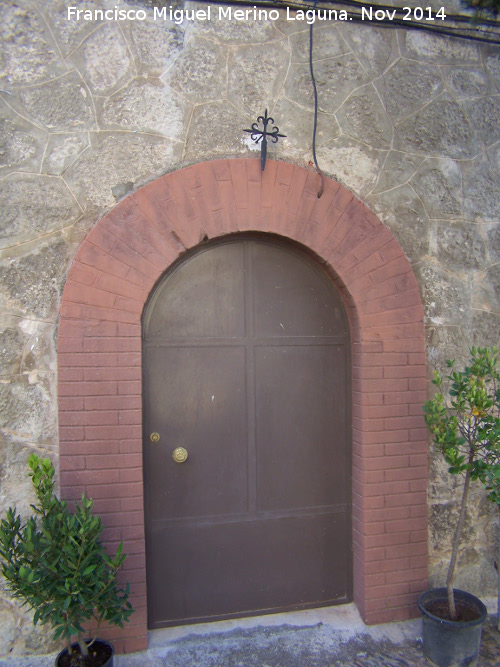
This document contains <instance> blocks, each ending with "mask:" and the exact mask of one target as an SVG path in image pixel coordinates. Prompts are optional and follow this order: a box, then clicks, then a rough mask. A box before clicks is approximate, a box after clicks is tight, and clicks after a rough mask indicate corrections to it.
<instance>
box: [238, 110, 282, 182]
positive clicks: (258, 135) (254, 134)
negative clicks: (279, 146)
mask: <svg viewBox="0 0 500 667" xmlns="http://www.w3.org/2000/svg"><path fill="white" fill-rule="evenodd" d="M259 123H262V126H263V129H262V130H259ZM269 123H271V125H273V124H274V118H271V117H270V116H268V115H267V109H266V111H265V113H264V115H263V116H259V117H258V118H257V122H256V123H252V129H251V130H243V132H248V133H249V134H250V136H251V138H252V140H253V141H255V143H256V144H258V143H259V141H260V140H261V139H262V143H261V145H260V168H261V170H262V171H264V168H265V166H266V157H267V137H271V139H272V142H273V144H276V143H277V142H278V139H279V138H280V137H281V138H283V137H286V134H279V128H278V127H276V125H274V127H273V130H272V132H269V131H268V130H267V126H268V125H269Z"/></svg>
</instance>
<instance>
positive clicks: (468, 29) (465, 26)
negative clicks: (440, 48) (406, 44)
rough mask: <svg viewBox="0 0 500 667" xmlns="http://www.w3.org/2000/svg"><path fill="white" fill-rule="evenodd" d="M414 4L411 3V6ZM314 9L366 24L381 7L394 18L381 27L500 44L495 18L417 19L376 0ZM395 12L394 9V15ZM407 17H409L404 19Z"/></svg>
mask: <svg viewBox="0 0 500 667" xmlns="http://www.w3.org/2000/svg"><path fill="white" fill-rule="evenodd" d="M204 1H205V2H206V3H207V4H215V3H216V4H217V5H243V6H244V7H249V8H253V7H256V8H260V7H262V8H267V7H268V8H272V9H287V8H289V9H290V10H291V11H296V10H298V9H301V10H311V9H312V7H313V6H312V4H311V2H307V1H306V0H304V1H301V0H204ZM410 4H412V3H410V2H408V5H410ZM314 6H315V10H323V9H326V10H328V9H332V8H336V9H337V10H340V9H342V8H346V7H348V8H350V11H349V20H350V21H352V22H353V23H360V24H364V25H366V24H367V21H366V19H364V18H363V11H365V12H366V10H368V9H373V11H374V12H375V11H377V10H382V12H391V18H389V17H388V16H387V15H386V18H384V19H380V20H377V27H378V28H393V29H398V28H399V29H400V28H404V29H405V30H411V31H413V30H421V31H425V32H430V33H434V34H438V35H442V36H443V37H457V38H459V39H463V40H467V41H472V42H482V43H486V44H493V45H495V46H498V45H500V22H499V21H498V20H496V19H489V18H486V17H485V18H483V19H481V22H480V23H475V22H474V21H473V18H472V16H471V15H470V14H469V15H463V14H446V17H445V18H444V19H438V20H433V21H430V20H425V18H424V20H417V19H416V18H415V16H413V15H412V16H411V20H410V19H409V17H408V15H407V14H408V13H407V11H405V10H408V9H412V8H411V7H406V8H405V7H395V6H392V5H383V4H377V3H373V2H363V1H362V0H316V2H315V3H314ZM392 12H395V13H394V14H392ZM405 17H406V18H405Z"/></svg>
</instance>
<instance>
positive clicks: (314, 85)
mask: <svg viewBox="0 0 500 667" xmlns="http://www.w3.org/2000/svg"><path fill="white" fill-rule="evenodd" d="M317 4H318V0H314V11H316V5H317ZM313 25H314V23H311V24H310V26H309V71H310V72H311V81H312V85H313V93H314V124H313V137H312V154H313V160H314V165H315V167H316V171H317V172H318V174H319V175H320V178H321V183H320V186H319V190H318V199H319V198H320V197H321V195H322V194H323V189H324V187H323V186H324V182H323V179H324V176H323V172H322V171H321V169H320V166H319V164H318V158H317V157H316V130H317V129H318V89H317V87H316V79H315V78H314V66H313Z"/></svg>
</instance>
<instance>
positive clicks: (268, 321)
mask: <svg viewBox="0 0 500 667" xmlns="http://www.w3.org/2000/svg"><path fill="white" fill-rule="evenodd" d="M143 369H144V480H145V484H144V489H145V515H146V546H147V548H146V554H147V579H148V617H149V627H150V628H155V627H163V626H165V625H170V624H179V623H185V622H193V621H200V620H203V621H206V620H208V619H215V618H223V617H228V616H234V615H243V614H244V615H250V614H256V613H262V612H264V611H265V612H269V611H284V610H289V609H297V608H306V607H311V606H320V605H328V604H339V603H342V602H348V601H350V600H351V596H352V577H351V571H352V549H351V542H352V538H351V447H350V421H351V420H350V398H351V396H350V361H349V331H348V323H347V317H346V314H345V309H344V307H343V304H342V301H341V299H340V295H339V294H338V292H337V290H336V289H335V287H334V285H333V283H332V281H331V280H330V278H329V277H328V275H327V274H326V272H325V270H324V269H323V268H322V267H321V266H319V265H318V264H317V263H316V262H313V260H312V259H311V258H310V257H308V256H307V255H306V254H305V253H304V252H303V251H300V250H299V249H298V248H296V247H294V246H291V245H290V244H289V243H284V242H283V241H278V240H277V239H275V238H269V237H264V236H243V237H241V236H239V235H238V236H236V237H230V238H229V239H225V240H224V241H222V242H220V241H219V242H217V243H215V244H214V243H211V244H203V245H202V246H201V247H199V248H197V249H195V251H191V252H190V253H188V254H187V256H185V257H184V258H183V261H181V262H180V263H177V264H176V265H174V267H172V269H171V270H170V271H169V272H168V273H167V275H166V277H165V278H164V279H163V280H162V281H161V282H160V284H159V285H158V286H157V287H156V289H155V291H154V293H153V295H152V298H151V300H150V302H149V304H148V306H147V308H146V310H145V313H144V317H143ZM179 447H182V450H181V456H179V451H180V450H179V449H178V448H179ZM186 456H187V458H185V457H186Z"/></svg>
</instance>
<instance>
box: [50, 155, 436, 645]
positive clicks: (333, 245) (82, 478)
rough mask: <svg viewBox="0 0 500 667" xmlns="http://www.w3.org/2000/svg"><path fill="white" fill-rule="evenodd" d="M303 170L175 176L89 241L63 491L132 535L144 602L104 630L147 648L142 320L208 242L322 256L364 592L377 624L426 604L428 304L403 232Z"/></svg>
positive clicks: (64, 406) (71, 314) (129, 570)
mask: <svg viewBox="0 0 500 667" xmlns="http://www.w3.org/2000/svg"><path fill="white" fill-rule="evenodd" d="M318 180H319V177H318V175H317V174H316V173H315V172H311V171H309V170H307V169H304V168H302V167H297V166H295V165H292V164H289V163H286V162H275V161H268V162H267V163H266V170H265V171H264V172H262V171H261V169H260V161H259V160H256V159H244V158H239V159H233V160H215V161H210V162H202V163H199V164H195V165H192V166H190V167H187V168H186V169H182V170H180V171H176V172H172V173H170V174H167V175H165V176H163V177H161V178H159V179H157V180H155V181H153V182H151V183H149V184H148V185H146V186H144V187H142V188H141V189H139V190H137V191H136V192H134V193H132V194H130V195H129V196H128V197H126V198H125V199H123V200H122V201H121V202H119V203H118V204H117V205H116V206H115V207H114V208H113V209H112V210H111V211H110V212H109V213H108V214H107V215H105V216H104V217H103V218H101V219H100V220H99V221H98V222H97V223H96V225H95V227H94V228H93V229H92V231H91V232H90V233H89V234H88V235H87V237H86V238H85V239H84V241H83V242H82V244H81V246H80V248H79V249H78V252H77V254H76V256H75V258H74V261H73V263H72V265H71V268H70V271H69V275H68V279H67V281H66V284H65V288H64V292H63V295H62V302H61V309H60V319H59V328H58V380H59V385H58V388H59V453H60V458H59V461H60V471H61V496H62V497H63V498H66V499H78V498H79V496H80V495H81V493H82V492H85V493H87V494H88V495H89V496H91V497H92V498H94V500H95V509H96V511H97V512H99V513H100V514H101V515H102V517H103V523H104V525H105V527H106V528H105V532H104V540H105V543H106V544H107V545H109V547H110V548H113V547H114V546H116V545H117V544H118V543H119V542H120V541H121V540H123V542H124V552H125V553H128V554H129V556H128V558H127V560H126V562H125V566H124V570H123V575H122V576H123V579H124V580H128V581H129V582H130V583H131V591H132V603H133V605H134V607H135V609H136V613H135V614H134V615H133V617H132V621H131V623H130V624H128V625H127V627H126V628H125V629H124V630H120V629H116V628H111V629H109V630H105V631H104V635H105V636H106V637H109V638H110V639H113V640H114V641H115V643H116V646H117V650H118V651H135V650H139V649H142V648H144V647H145V646H146V645H147V624H146V585H145V545H144V513H143V485H142V387H141V316H142V312H143V308H144V304H145V303H146V301H147V299H148V297H149V294H150V293H151V291H152V289H153V288H154V286H155V284H156V283H157V282H158V280H159V279H160V278H161V276H162V275H163V274H164V272H165V271H166V269H167V268H168V267H169V266H170V265H171V264H172V263H173V262H174V261H175V260H176V259H177V258H178V257H179V256H180V255H181V254H182V253H184V252H185V251H187V250H189V249H190V248H193V247H194V246H196V245H198V244H199V243H200V242H203V241H204V240H207V239H212V238H216V237H219V236H223V235H226V234H231V233H238V232H264V233H271V234H276V235H278V236H282V237H284V238H285V239H290V240H292V241H295V242H296V243H298V244H300V245H301V246H303V247H304V248H305V249H306V250H308V251H309V252H311V253H313V254H314V255H315V256H316V257H317V258H318V259H319V261H320V262H322V263H324V264H325V266H326V267H327V270H328V271H329V273H330V275H331V276H332V280H333V282H334V283H335V285H336V287H337V289H338V290H339V292H340V294H341V296H342V299H343V302H344V305H345V307H346V311H347V314H348V318H349V322H350V329H351V355H352V434H353V438H352V454H353V464H352V470H353V478H352V508H353V513H352V521H353V583H354V591H353V595H354V601H355V603H356V604H357V606H358V609H359V611H360V613H361V616H362V617H363V619H364V621H365V622H366V623H368V624H373V623H382V622H389V621H396V620H402V619H405V618H410V617H413V616H415V615H416V605H415V601H416V597H417V595H418V593H419V592H421V591H422V590H424V589H425V588H426V585H427V562H428V556H427V432H426V429H425V423H424V420H423V413H422V407H421V406H422V403H423V401H424V400H425V398H426V362H425V348H424V327H423V307H422V301H421V296H420V292H419V288H418V284H417V281H416V279H415V276H414V274H413V271H412V268H411V266H410V263H409V261H408V259H407V258H406V256H405V254H404V252H403V250H402V248H401V246H400V245H399V243H398V242H397V241H396V239H395V238H394V236H393V235H392V234H391V232H390V230H389V229H388V228H387V227H386V226H385V225H384V224H383V223H382V222H381V221H380V220H379V219H378V218H377V217H376V216H375V215H374V214H373V213H372V212H371V211H370V210H369V209H368V208H367V207H366V206H365V205H364V204H363V203H362V202H361V201H359V200H358V199H357V198H356V197H355V196H354V195H353V194H352V193H351V192H349V191H348V190H347V189H346V188H344V187H343V186H341V185H340V184H339V183H337V182H335V181H333V180H331V179H328V178H325V179H324V191H323V194H322V196H321V197H320V198H318V196H317V192H318Z"/></svg>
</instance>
